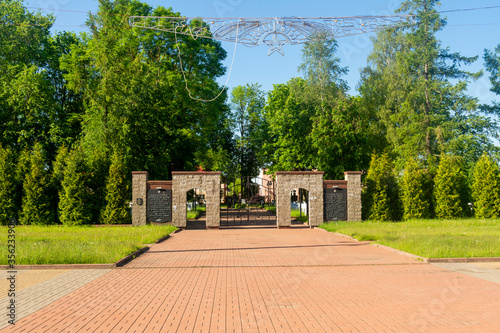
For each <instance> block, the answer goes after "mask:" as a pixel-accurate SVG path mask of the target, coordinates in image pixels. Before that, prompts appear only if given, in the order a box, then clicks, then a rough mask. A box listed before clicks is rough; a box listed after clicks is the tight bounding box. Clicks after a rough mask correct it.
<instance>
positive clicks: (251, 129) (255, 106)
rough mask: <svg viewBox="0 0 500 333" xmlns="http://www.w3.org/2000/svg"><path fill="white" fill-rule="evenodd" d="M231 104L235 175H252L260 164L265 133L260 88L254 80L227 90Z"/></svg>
mask: <svg viewBox="0 0 500 333" xmlns="http://www.w3.org/2000/svg"><path fill="white" fill-rule="evenodd" d="M231 104H232V108H233V117H232V121H233V128H234V131H235V133H236V149H237V151H238V152H237V159H238V162H239V168H238V170H237V175H239V176H256V175H257V174H258V173H259V168H260V167H262V166H263V165H264V161H263V160H262V154H261V151H262V146H263V145H264V143H265V141H266V134H267V131H266V121H265V118H264V117H263V109H264V105H265V104H266V101H265V98H264V92H263V91H262V90H261V88H260V85H258V84H256V83H253V84H246V85H245V86H237V87H235V88H233V90H232V91H231Z"/></svg>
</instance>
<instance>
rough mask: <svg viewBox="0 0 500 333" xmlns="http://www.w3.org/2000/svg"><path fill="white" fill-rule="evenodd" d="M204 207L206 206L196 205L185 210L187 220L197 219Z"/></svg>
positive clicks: (204, 209)
mask: <svg viewBox="0 0 500 333" xmlns="http://www.w3.org/2000/svg"><path fill="white" fill-rule="evenodd" d="M206 209H207V208H206V207H205V206H196V209H191V210H188V211H187V215H186V217H187V219H188V220H194V219H197V218H199V217H200V216H201V214H203V212H205V211H206Z"/></svg>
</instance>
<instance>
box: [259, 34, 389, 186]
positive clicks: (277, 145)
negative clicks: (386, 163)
mask: <svg viewBox="0 0 500 333" xmlns="http://www.w3.org/2000/svg"><path fill="white" fill-rule="evenodd" d="M299 71H300V72H301V73H302V75H303V78H294V79H292V80H290V81H289V82H288V83H287V84H286V85H275V86H274V89H273V91H271V92H270V94H269V98H268V103H267V106H266V110H265V115H266V118H267V119H268V124H269V143H268V144H267V145H266V146H265V148H266V151H267V152H268V156H269V157H270V159H271V160H272V165H271V168H270V169H271V171H277V170H311V169H319V170H321V171H324V172H325V177H326V178H329V179H335V178H342V177H343V173H344V172H345V171H352V170H360V169H366V168H367V167H368V164H369V160H370V156H369V153H367V152H370V151H373V150H379V149H380V147H381V146H380V145H379V143H380V140H379V139H377V138H378V137H380V136H379V135H378V131H377V130H376V129H377V126H372V125H373V124H376V122H373V120H374V119H373V118H374V117H373V116H372V115H370V114H369V112H367V111H369V110H368V109H366V108H364V105H363V104H362V103H361V102H360V100H359V98H353V97H349V96H348V95H347V89H348V87H347V84H346V82H345V81H344V80H343V78H342V77H343V76H344V75H345V74H346V73H347V68H345V67H342V66H341V64H340V59H339V58H338V56H337V42H336V41H335V40H333V39H329V38H328V36H326V35H325V34H317V35H315V36H313V38H312V39H311V40H310V41H309V42H308V43H306V44H305V46H304V48H303V50H302V64H301V65H300V66H299ZM372 123H373V124H372ZM382 146H383V145H382Z"/></svg>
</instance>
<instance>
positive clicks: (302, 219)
mask: <svg viewBox="0 0 500 333" xmlns="http://www.w3.org/2000/svg"><path fill="white" fill-rule="evenodd" d="M292 217H295V219H296V220H297V221H300V222H304V223H306V222H308V221H309V218H308V217H307V215H304V214H302V216H300V211H299V210H298V209H292Z"/></svg>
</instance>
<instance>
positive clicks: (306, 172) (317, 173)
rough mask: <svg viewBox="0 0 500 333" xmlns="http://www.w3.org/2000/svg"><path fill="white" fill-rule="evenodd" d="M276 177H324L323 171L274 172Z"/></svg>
mask: <svg viewBox="0 0 500 333" xmlns="http://www.w3.org/2000/svg"><path fill="white" fill-rule="evenodd" d="M276 174H277V175H324V174H325V172H324V171H276Z"/></svg>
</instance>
